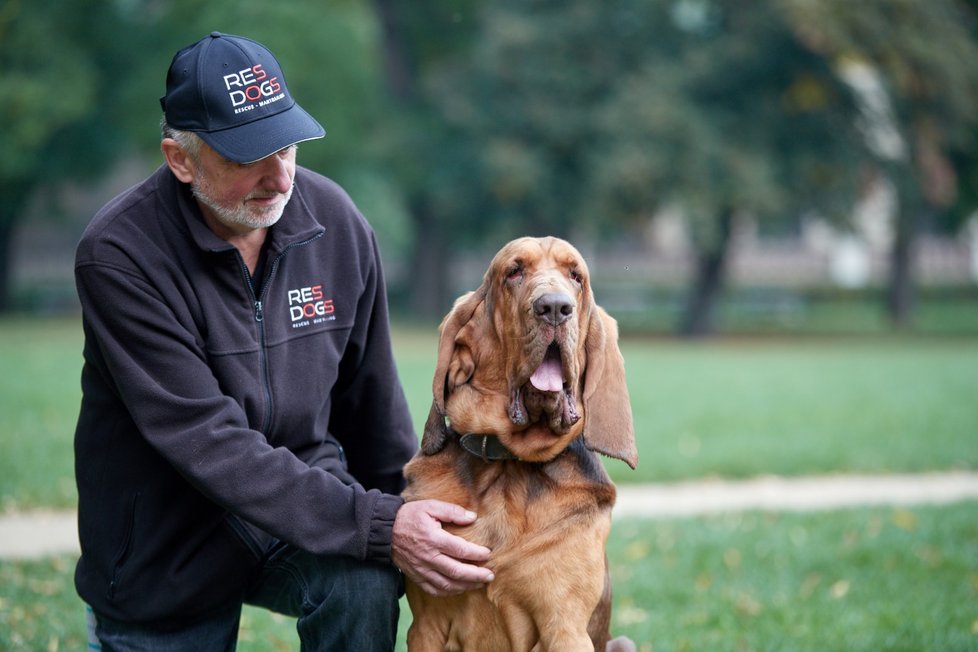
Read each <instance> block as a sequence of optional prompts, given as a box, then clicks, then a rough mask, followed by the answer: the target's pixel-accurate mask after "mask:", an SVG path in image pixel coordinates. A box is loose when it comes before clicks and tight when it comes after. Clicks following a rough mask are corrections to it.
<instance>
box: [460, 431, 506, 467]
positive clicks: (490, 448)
mask: <svg viewBox="0 0 978 652" xmlns="http://www.w3.org/2000/svg"><path fill="white" fill-rule="evenodd" d="M458 443H459V444H460V445H461V446H462V448H464V449H465V450H466V451H467V452H469V453H471V454H472V455H475V456H476V457H478V458H479V459H481V460H483V461H484V462H490V461H492V462H495V461H500V460H518V459H520V458H518V457H517V456H516V455H513V453H512V452H511V451H510V450H509V449H508V448H506V447H505V446H503V444H502V442H500V441H499V437H497V436H496V435H479V434H476V433H474V432H467V433H465V434H464V435H462V436H461V437H459V439H458Z"/></svg>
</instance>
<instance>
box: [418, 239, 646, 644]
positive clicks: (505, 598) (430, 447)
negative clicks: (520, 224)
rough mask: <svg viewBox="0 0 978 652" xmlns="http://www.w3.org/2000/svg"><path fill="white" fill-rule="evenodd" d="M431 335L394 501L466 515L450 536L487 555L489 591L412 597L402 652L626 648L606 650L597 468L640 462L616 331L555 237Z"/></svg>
mask: <svg viewBox="0 0 978 652" xmlns="http://www.w3.org/2000/svg"><path fill="white" fill-rule="evenodd" d="M439 330H440V337H439V343H438V359H437V362H436V367H435V376H434V382H433V388H432V389H433V392H434V400H433V402H432V406H431V411H430V414H429V416H428V420H427V422H426V424H425V429H424V435H423V437H422V442H421V450H420V451H419V452H418V454H417V455H416V456H415V457H414V459H412V460H411V461H410V462H409V463H408V465H407V466H406V467H405V475H406V477H407V480H408V484H407V488H406V489H405V491H404V497H405V499H407V500H420V499H424V498H436V499H440V500H445V501H449V502H453V503H457V504H459V505H462V506H463V507H466V508H467V509H469V510H471V511H473V512H475V513H477V514H478V515H479V517H478V520H477V521H475V523H473V524H472V525H467V526H446V527H448V528H449V529H450V531H452V532H455V533H456V534H459V535H460V536H462V537H464V538H466V539H468V540H469V541H473V542H475V543H479V544H482V545H484V546H486V547H488V548H490V549H491V550H492V555H491V557H490V560H489V562H488V563H487V564H486V566H487V567H489V568H490V569H491V570H492V571H493V573H494V574H495V580H494V581H493V582H491V583H490V584H488V585H486V586H485V587H484V588H482V589H479V590H474V591H468V592H465V593H463V594H461V595H455V596H449V597H434V596H431V595H429V594H427V593H425V592H423V591H422V590H421V589H420V588H419V587H418V586H416V585H412V584H411V583H410V582H409V583H408V586H407V596H408V601H409V604H410V606H411V610H412V612H413V615H414V621H413V624H412V625H411V628H410V631H409V632H408V647H409V649H411V650H412V651H419V652H424V651H428V650H486V651H492V652H496V651H500V650H527V651H528V650H531V649H532V650H554V651H560V652H567V651H573V650H605V649H606V646H607V649H619V648H618V646H619V644H622V645H623V646H624V647H622V648H620V649H633V647H632V644H631V641H628V640H627V639H624V640H622V639H615V641H611V642H610V643H609V639H610V634H609V624H610V620H611V585H610V580H609V576H608V566H607V558H606V556H605V542H606V540H607V537H608V532H609V530H610V528H611V508H612V506H613V505H614V502H615V486H614V484H612V482H611V480H610V478H609V477H608V475H607V473H606V471H605V469H604V467H603V466H602V463H601V461H600V458H599V457H598V455H597V453H601V454H604V455H607V456H610V457H614V458H617V459H619V460H622V461H624V462H626V463H627V464H628V465H629V466H631V467H632V468H635V465H636V464H637V463H638V451H637V450H636V448H635V436H634V431H633V426H632V413H631V407H630V405H629V399H628V389H627V387H626V385H625V369H624V362H623V360H622V356H621V353H620V351H619V349H618V326H617V323H616V322H615V320H614V319H612V318H611V317H610V316H609V315H608V314H607V313H606V312H605V311H604V310H603V309H602V308H600V307H599V306H598V305H597V304H596V303H595V301H594V297H593V296H592V293H591V285H590V280H589V276H588V269H587V265H586V264H585V262H584V259H583V258H582V257H581V255H580V253H578V251H577V250H576V249H575V248H574V247H573V246H571V245H570V244H569V243H567V242H565V241H564V240H560V239H557V238H542V239H537V238H521V239H519V240H514V241H512V242H510V243H508V244H507V245H505V246H504V247H503V248H502V249H501V250H500V251H499V253H497V254H496V256H495V257H494V258H493V260H492V262H491V264H490V265H489V269H488V270H487V271H486V274H485V277H484V280H483V282H482V285H481V286H480V287H479V288H478V289H477V290H475V291H474V292H469V293H468V294H466V295H464V296H462V297H460V298H459V299H458V300H457V301H456V302H455V305H454V307H453V308H452V310H451V312H450V313H449V314H448V315H447V316H446V317H445V319H444V321H443V322H442V324H441V326H440V329H439Z"/></svg>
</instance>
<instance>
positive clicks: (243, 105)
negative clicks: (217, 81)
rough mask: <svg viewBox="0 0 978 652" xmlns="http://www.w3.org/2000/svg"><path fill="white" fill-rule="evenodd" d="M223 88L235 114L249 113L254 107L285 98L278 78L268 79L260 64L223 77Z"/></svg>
mask: <svg viewBox="0 0 978 652" xmlns="http://www.w3.org/2000/svg"><path fill="white" fill-rule="evenodd" d="M224 87H225V89H227V91H228V97H229V98H230V99H231V106H232V107H235V108H234V112H235V113H242V112H244V111H251V110H253V109H254V108H255V107H259V106H265V105H267V104H271V103H272V102H277V101H279V100H281V99H282V98H284V97H285V93H283V92H282V84H281V82H279V79H278V77H269V76H268V72H266V71H265V69H264V68H262V66H261V64H260V63H256V64H255V65H253V66H252V67H250V68H245V69H244V70H239V71H238V72H235V73H231V74H230V75H224Z"/></svg>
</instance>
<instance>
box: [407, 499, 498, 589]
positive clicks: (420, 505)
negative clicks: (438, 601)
mask: <svg viewBox="0 0 978 652" xmlns="http://www.w3.org/2000/svg"><path fill="white" fill-rule="evenodd" d="M475 518H476V515H475V514H473V513H472V512H469V511H467V510H465V509H464V508H462V507H460V506H458V505H453V504H451V503H446V502H442V501H440V500H418V501H412V502H407V503H404V505H403V506H402V507H401V508H400V509H399V510H398V511H397V517H396V518H395V519H394V533H393V538H392V541H391V556H392V557H393V560H394V564H395V565H396V566H397V567H398V568H400V569H401V572H403V573H404V574H405V575H406V576H407V577H408V579H410V580H411V581H412V582H414V583H415V584H417V585H418V586H420V587H421V588H422V589H423V590H424V591H425V592H426V593H430V594H431V595H453V594H456V593H462V592H463V591H469V590H471V589H476V588H479V587H480V586H482V585H483V584H485V583H486V582H491V581H492V580H493V579H494V576H493V574H492V571H490V570H489V569H488V568H483V567H482V566H478V565H477V564H478V563H479V562H484V561H486V560H488V559H489V549H488V548H486V547H485V546H480V545H478V544H475V543H470V542H468V541H466V540H465V539H463V538H462V537H458V536H455V535H454V534H451V533H449V532H446V531H445V530H444V529H442V526H441V524H442V523H455V524H456V525H468V524H469V523H472V522H473V521H475ZM467 562H475V563H467Z"/></svg>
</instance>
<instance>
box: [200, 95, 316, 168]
mask: <svg viewBox="0 0 978 652" xmlns="http://www.w3.org/2000/svg"><path fill="white" fill-rule="evenodd" d="M197 135H198V136H200V137H201V139H202V140H203V141H204V142H205V143H207V144H208V145H210V146H211V148H213V149H214V151H216V152H217V153H218V154H220V155H221V156H223V157H224V158H226V159H228V160H229V161H234V162H236V163H254V162H255V161H260V160H261V159H263V158H265V157H268V156H271V155H272V154H274V153H275V152H277V151H279V150H281V149H285V148H286V147H289V146H290V145H295V144H296V143H301V142H304V141H307V140H315V139H317V138H322V137H323V136H325V135H326V130H325V129H323V127H322V125H320V124H319V123H318V122H316V120H315V118H313V117H312V116H311V115H309V114H308V113H306V112H305V111H304V110H303V109H302V107H300V106H299V105H298V103H296V104H293V105H292V107H291V108H289V109H286V110H285V111H282V112H281V113H276V114H275V115H270V116H268V117H265V118H261V119H260V120H255V121H254V122H249V123H246V124H243V125H239V126H237V127H231V128H230V129H222V130H220V131H210V132H205V131H198V132H197Z"/></svg>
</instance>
